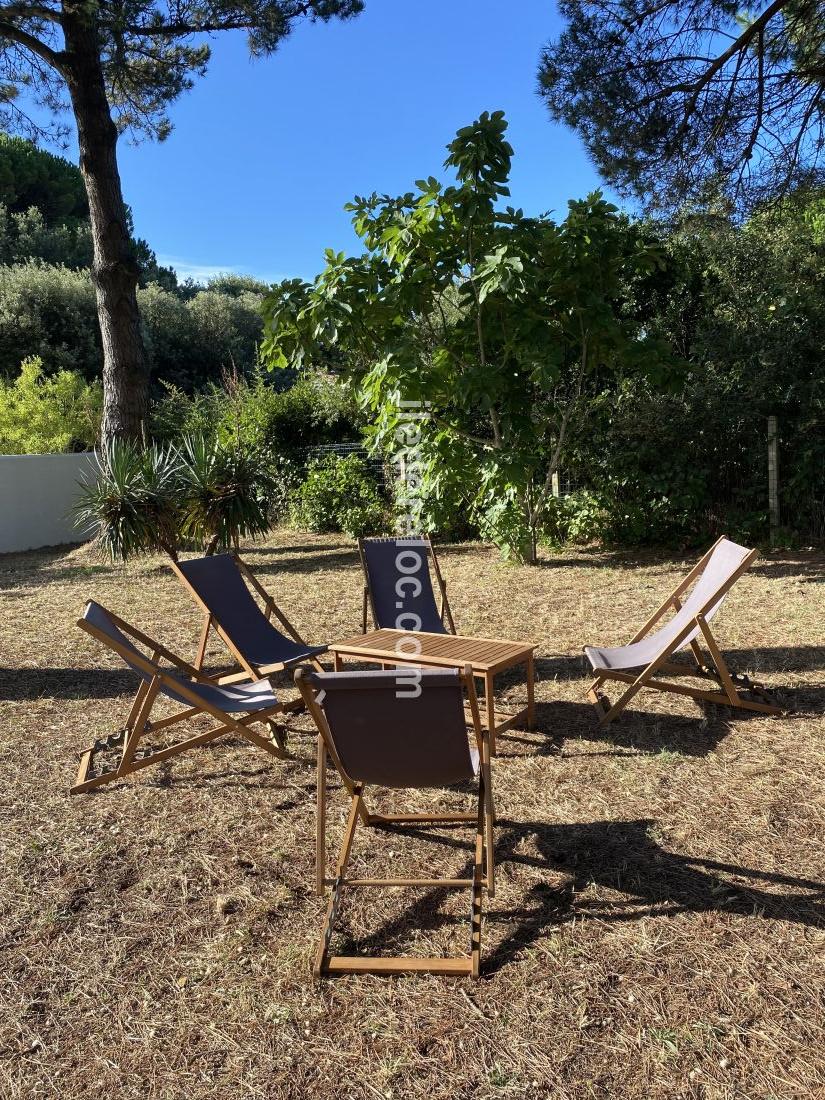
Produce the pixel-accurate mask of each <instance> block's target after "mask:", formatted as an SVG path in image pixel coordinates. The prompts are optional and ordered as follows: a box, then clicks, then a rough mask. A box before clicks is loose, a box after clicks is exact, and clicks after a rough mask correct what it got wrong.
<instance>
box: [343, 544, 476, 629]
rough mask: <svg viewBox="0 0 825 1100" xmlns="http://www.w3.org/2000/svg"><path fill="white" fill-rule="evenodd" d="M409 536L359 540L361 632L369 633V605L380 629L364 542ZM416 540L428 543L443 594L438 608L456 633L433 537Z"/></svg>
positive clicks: (374, 624) (376, 625)
mask: <svg viewBox="0 0 825 1100" xmlns="http://www.w3.org/2000/svg"><path fill="white" fill-rule="evenodd" d="M408 538H409V536H406V535H399V536H398V537H397V538H396V537H395V536H394V535H387V536H385V537H382V538H371V539H364V538H360V539H359V540H358V554H359V557H360V558H361V568H362V569H363V571H364V596H363V606H362V610H361V633H362V634H366V633H367V606H369V612H370V615H371V616H372V625H373V626H374V627H375V629H376V630H377V629H378V618H377V616H376V614H375V602H374V600H373V596H372V589H371V588H370V575H369V570H368V569H367V558H366V554H365V552H364V544H365V543H366V542H403V541H404V540H405V539H408ZM415 541H416V542H423V543H425V544H426V547H427V551H428V553H429V555H430V560H431V561H432V563H433V573H434V574H435V579H436V583H437V584H438V591H439V593H440V596H441V606H440V608H439V610H438V613H439V615H440V616H441V622H442V623H444V625H445V626H447V628H448V629H449V632H450V633H451V634H455V632H456V629H455V622H454V620H453V613H452V610H451V608H450V601H449V599H448V598H447V582H446V581H445V580H444V578H443V576H442V575H441V569H440V567H439V564H438V558H437V556H436V553H435V547H434V546H433V543H432V539H431V538H430V537H429V535H421V536H420V537H419V536H416V538H415ZM445 617H446V622H445Z"/></svg>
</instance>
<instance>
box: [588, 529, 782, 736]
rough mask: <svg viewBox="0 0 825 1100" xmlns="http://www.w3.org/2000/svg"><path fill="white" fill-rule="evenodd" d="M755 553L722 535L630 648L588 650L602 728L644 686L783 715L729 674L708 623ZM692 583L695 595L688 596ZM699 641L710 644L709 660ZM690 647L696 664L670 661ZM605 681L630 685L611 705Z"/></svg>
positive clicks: (757, 688)
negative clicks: (700, 684)
mask: <svg viewBox="0 0 825 1100" xmlns="http://www.w3.org/2000/svg"><path fill="white" fill-rule="evenodd" d="M756 555H757V551H756V550H749V549H748V548H747V547H745V546H738V545H737V544H736V543H735V542H731V541H730V540H729V539H727V538H725V537H724V536H722V538H720V539H719V540H718V541H717V542H715V543H714V545H713V546H712V547H711V548H710V550H708V552H707V553H706V554H705V556H704V557H703V558H702V559H701V561H699V562H698V563H697V564H696V565H695V566H694V568H693V569H691V571H690V572H689V573H688V575H687V576H686V577H685V579H684V580H683V581H681V582H680V583H679V584H678V585H677V586H676V588H675V589H674V590H673V592H671V594H670V595H669V596H668V598H667V599H666V600H665V602H664V603H663V604H662V606H661V607H660V608H658V610H657V611H656V612H655V613H654V614H653V615H651V617H650V618H649V619H648V620H647V622H646V623H645V624H644V626H643V627H642V628H641V629H640V630H639V631H638V632H637V633H636V634H635V635H634V637H633V638H631V640H630V642H629V643H628V644H627V645H625V646H621V647H619V648H617V649H602V648H598V647H596V646H585V647H584V652H585V655H586V657H587V659H588V661H589V662H590V665H591V667H592V669H593V671H594V672H595V674H596V679H595V680H594V682H593V684H592V685H591V687H590V690H589V692H588V698H589V700H590V702H591V703H593V705H594V706H595V707H596V710H597V711H598V713H599V725H602V726H604V725H607V724H608V723H610V722H612V721H613V719H614V718H616V717H617V715H619V714H620V713H621V711H623V710H624V708H625V707H626V706H627V704H628V703H629V702H630V700H631V699H632V698H633V697H634V695H636V693H637V692H639V691H641V689H642V688H653V689H654V690H656V691H669V692H673V693H675V694H676V695H688V696H690V697H691V698H692V699H696V700H697V701H700V702H708V703H718V704H721V705H723V706H725V705H727V706H732V707H742V708H743V709H745V710H755V711H760V712H761V713H763V714H781V713H782V711H781V708H780V707H777V706H774V705H773V704H772V703H771V702H770V701H769V697H768V695H767V692H766V691H765V689H764V687H763V686H762V685H761V684H755V683H753V682H751V681H750V680H748V679H747V677H745V676H736V675H735V674H734V673H732V672H731V671H730V669H729V668H728V666H727V664H726V662H725V659H724V657H723V656H722V653H721V651H720V649H719V646H718V645H717V644H716V640H715V638H714V636H713V634H712V633H711V629H710V620H711V619H712V618H713V616H714V615H715V614H716V612H717V611H718V610H719V608H720V607H721V606H722V603H723V602H724V599H725V597H726V596H727V594H728V592H729V591H730V589H731V588H732V587H733V585H734V584H735V583H736V581H737V580H738V579H739V578H740V577H741V576H742V574H743V573H744V572H745V570H746V569H748V568H749V566H750V565H751V563H752V562H753V560H754V558H755V557H756ZM691 585H693V589H692V591H691V592H690V593H689V594H688V595H685V593H686V592H687V590H688V589H689V588H690V587H691ZM683 597H684V602H682V600H683ZM669 611H673V612H674V613H675V614H674V615H673V617H672V618H670V619H668V621H667V622H666V623H665V624H664V625H663V626H661V627H660V628H659V630H658V631H656V632H655V633H654V634H651V633H650V631H651V630H652V629H653V627H654V626H655V625H656V624H657V623H658V622H659V621H660V620H661V619H662V618H663V617H664V616H665V615H666V614H667V612H669ZM700 638H701V639H702V641H704V643H705V645H706V646H707V649H708V656H707V657H706V656H705V654H704V653H703V651H702V648H701V645H700V641H699V639H700ZM688 648H689V649H690V650H691V652H692V654H693V656H694V658H695V660H696V664H695V666H690V665H688V664H685V663H683V662H682V663H677V662H674V661H673V660H672V657H673V656H674V655H675V654H676V653H677V652H678V651H679V650H682V649H688ZM663 676H664V677H669V676H694V677H707V678H710V679H712V680H714V681H715V685H716V686H715V687H714V689H713V690H708V689H700V688H695V687H688V686H686V685H684V684H678V683H674V682H673V681H672V680H670V679H666V678H665V679H663V678H662V677H663ZM606 680H618V681H619V682H620V683H623V684H627V685H628V687H627V688H626V689H625V691H624V693H623V694H622V695H621V696H620V697H619V698H618V699H617V700H616V702H615V703H613V704H612V705H611V704H610V701H609V700H608V699H607V698H606V697H605V696H603V695H601V694H600V691H599V689H600V688H601V686H602V684H604V683H605V681H606ZM754 696H756V698H754Z"/></svg>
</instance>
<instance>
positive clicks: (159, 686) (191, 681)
mask: <svg viewBox="0 0 825 1100" xmlns="http://www.w3.org/2000/svg"><path fill="white" fill-rule="evenodd" d="M77 625H78V626H79V627H80V629H81V630H84V631H85V632H86V633H87V634H90V635H91V636H92V637H93V638H95V639H97V641H99V642H100V643H101V644H103V645H105V646H106V647H107V648H108V649H110V650H112V651H113V652H114V653H116V654H117V655H118V656H119V657H120V658H121V660H123V661H124V663H125V664H126V665H127V666H128V667H129V668H130V669H131V670H132V671H133V672H135V673H136V674H137V676H138V677H139V680H140V684H139V686H138V690H137V694H136V695H135V698H134V702H133V703H132V708H131V710H130V712H129V715H128V717H127V719H126V724H125V725H124V726H123V728H122V729H120V730H118V731H117V732H116V733H114V734H113V735H112V736H110V737H108V738H100V739H98V740H97V741H95V743H94V744H93V745H92V746H91V747H90V748H88V749H87V750H86V751H85V752H84V753H83V754H82V756H81V759H80V767H79V769H78V773H77V779H76V781H75V784H74V786H73V787H72V788H71V792H72V794H77V793H79V792H81V791H89V790H91V789H92V788H93V787H99V786H100V785H101V784H102V783H110V782H111V781H112V780H114V779H122V778H124V777H125V776H127V775H129V774H130V773H131V772H134V771H137V770H138V769H140V768H145V767H148V765H150V764H156V763H159V762H160V761H161V760H168V759H169V758H170V757H173V756H177V755H178V754H179V753H182V752H185V751H186V750H187V749H192V748H195V747H197V746H199V745H206V744H208V743H209V742H210V741H214V740H215V738H216V737H223V736H227V735H228V736H238V737H242V738H243V739H244V740H246V741H249V742H250V743H251V744H253V745H255V746H257V747H258V748H260V749H264V750H265V751H266V752H268V753H271V754H272V755H273V756H277V757H279V758H281V759H283V758H285V756H286V753H285V752H284V751H283V750H282V748H281V747H280V744H279V742H278V738H277V737H276V736H275V734H274V733H273V728H274V722H273V719H274V717H275V715H277V714H282V713H283V710H284V708H283V706H282V705H281V703H280V702H279V701H278V699H277V698H276V696H275V695H274V693H273V691H272V688H271V687H270V685H269V683H268V681H267V680H257V681H254V682H252V683H244V684H240V683H235V684H219V683H216V682H215V681H214V680H210V679H209V677H208V676H206V675H204V674H203V673H201V672H200V671H199V670H198V669H196V668H195V667H194V666H193V665H190V664H188V663H187V662H186V661H183V660H181V658H180V657H178V656H177V655H176V654H174V653H172V652H171V650H168V649H166V647H165V646H162V645H161V644H160V643H159V642H156V641H154V639H152V638H150V637H149V636H148V635H147V634H144V633H142V631H140V630H138V629H137V628H136V627H134V626H130V625H129V623H127V622H124V620H123V619H120V618H118V616H117V615H115V614H114V613H113V612H111V611H108V610H107V609H106V608H105V607H102V606H101V605H100V604H99V603H95V602H94V600H90V601H89V602H88V603H87V604H86V607H85V609H84V611H83V616H82V617H81V618H80V619H79V620H78V623H77ZM138 646H141V647H143V650H145V652H142V651H141V649H139V648H138ZM161 660H163V661H165V662H167V663H168V664H169V665H171V666H172V667H171V668H166V667H162V666H161V664H160V661H161ZM164 699H165V700H167V701H171V702H174V703H178V704H180V705H181V706H182V707H183V710H179V711H177V712H175V713H174V714H172V715H168V714H167V715H166V716H165V717H163V718H159V719H156V720H154V721H150V715H151V713H152V710H153V708H154V705H155V703H156V702H158V701H161V700H164ZM201 715H207V716H209V717H211V718H213V719H216V720H217V722H218V725H217V726H214V727H213V728H212V729H210V730H206V731H205V732H202V733H198V734H196V735H194V736H191V737H188V738H186V739H185V740H184V741H178V742H177V743H175V744H171V745H166V746H164V747H162V748H155V749H147V748H145V747H141V745H140V742H141V740H142V739H143V738H144V737H145V736H146V735H147V734H150V733H151V734H152V735H153V736H154V735H155V734H157V733H159V732H160V731H161V730H166V729H169V728H170V727H172V726H175V725H177V724H178V723H180V722H185V721H188V720H190V719H192V718H196V717H199V716H201ZM257 722H262V723H265V725H266V727H267V728H266V730H265V732H261V731H259V730H254V729H251V728H250V726H251V725H252V724H254V723H257ZM114 750H119V751H120V760H119V763H118V764H117V766H116V767H114V768H109V769H105V770H104V769H100V768H99V767H98V760H97V759H96V757H97V758H99V756H100V754H103V755H104V756H105V755H106V754H107V753H108V752H111V751H114Z"/></svg>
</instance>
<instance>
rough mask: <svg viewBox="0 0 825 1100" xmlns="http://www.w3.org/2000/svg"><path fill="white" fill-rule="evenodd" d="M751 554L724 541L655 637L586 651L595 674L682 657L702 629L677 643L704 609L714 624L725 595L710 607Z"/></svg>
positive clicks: (652, 635) (708, 620) (627, 669)
mask: <svg viewBox="0 0 825 1100" xmlns="http://www.w3.org/2000/svg"><path fill="white" fill-rule="evenodd" d="M750 553H751V551H750V550H749V549H748V548H747V547H745V546H739V545H738V544H737V543H735V542H731V541H730V540H729V539H724V540H722V541H721V542H720V543H719V544H718V545H717V547H716V548H715V550H714V551H713V553H712V554H711V556H710V558H709V559H708V562H707V564H706V565H705V568H704V569H703V570H702V575H701V576H700V577H699V579H698V580H697V582H696V584H695V586H694V588H693V591H692V592H691V593H690V595H689V596H688V597H687V598H686V599H685V602H684V603H683V604H682V607H681V609H680V610H679V611H677V612H676V614H675V615H674V616H673V618H672V619H669V620H668V621H667V622H666V623H665V624H664V626H662V627H660V628H659V630H657V631H656V633H655V634H649V635H648V636H647V637H645V638H642V639H640V640H639V641H638V642H630V644H629V645H623V646H618V647H616V648H613V649H611V648H609V647H604V648H603V647H600V646H590V645H588V646H585V647H584V653H585V656H586V657H587V659H588V661H589V662H590V665H591V667H592V669H593V671H594V672H603V671H605V672H610V671H622V672H627V671H629V670H631V669H635V668H646V667H647V666H648V665H649V664H650V663H651V661H653V660H655V658H656V656H657V655H658V654H659V653H661V652H663V651H665V650H670V651H671V652H673V653H678V652H679V651H680V650H682V649H685V648H686V647H687V646H688V645H689V644H690V643H691V642H692V641H693V640H694V638H696V637H697V635H698V634H699V627H698V626H696V625H694V626H693V627H692V628H691V629H690V630H689V631H688V633H687V634H686V635H685V636H684V638H682V640H681V641H680V642H679V644H678V645H676V646H675V647H674V646H673V643H674V642H675V641H676V639H677V638H678V637H679V635H680V633H681V632H682V631H683V630H684V629H685V627H686V626H687V625H688V624H689V623H691V622H692V621H693V620H694V619H695V618H696V616H697V615H698V614H699V613H700V612H701V611H702V609H703V608H704V609H705V611H704V617H705V620H706V621H707V622H710V620H711V619H712V618H713V616H714V615H715V614H716V612H717V611H718V610H719V608H720V607H721V606H722V603H723V602H724V599H725V593H722V595H720V596H718V598H717V599H716V600H715V601H714V602H712V603H711V604H710V606H708V603H709V601H713V599H714V596H715V595H716V594H717V593H719V592H720V590H721V589H722V588H723V587H724V585H725V584H726V583H727V582H728V581H729V580H730V578H731V577H732V576H733V575H734V574H735V573H736V571H737V569H739V567H740V566H741V564H742V562H743V561H744V560H745V558H746V557H747V556H748V555H749V554H750ZM671 647H673V648H671Z"/></svg>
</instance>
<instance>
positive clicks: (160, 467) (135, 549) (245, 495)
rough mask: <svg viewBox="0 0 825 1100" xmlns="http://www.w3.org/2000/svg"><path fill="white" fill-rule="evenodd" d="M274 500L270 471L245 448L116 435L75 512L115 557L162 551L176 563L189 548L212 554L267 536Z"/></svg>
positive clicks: (204, 441)
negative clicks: (140, 442)
mask: <svg viewBox="0 0 825 1100" xmlns="http://www.w3.org/2000/svg"><path fill="white" fill-rule="evenodd" d="M270 497H271V483H270V478H269V475H268V473H267V471H266V470H264V469H263V468H262V467H261V466H260V464H259V463H258V462H257V459H256V458H255V456H254V455H253V454H251V453H250V452H248V451H246V450H244V449H243V448H242V447H238V446H236V445H231V444H221V443H219V442H218V441H216V440H214V439H213V440H208V439H206V438H205V437H204V436H189V437H187V438H185V439H184V440H183V443H182V445H181V446H180V447H176V446H173V445H171V444H165V445H160V444H152V445H151V446H150V447H147V448H145V449H144V448H142V447H138V446H135V445H134V444H133V443H129V442H123V441H120V440H115V441H113V442H112V443H109V444H108V445H107V446H106V447H105V448H104V449H103V451H102V453H101V454H100V469H99V472H98V474H97V476H96V477H92V478H89V479H87V481H86V483H85V484H84V485H83V486H82V489H81V492H80V496H79V499H78V502H77V505H76V507H75V510H74V516H75V522H76V524H77V526H78V527H79V528H81V529H83V530H85V531H90V532H91V533H92V534H93V536H94V538H95V540H96V542H97V544H98V546H99V547H101V549H102V550H104V552H105V553H106V555H107V556H108V557H110V558H112V559H113V560H120V561H125V560H127V559H128V558H131V557H134V556H136V555H138V554H146V553H156V552H158V551H162V552H163V553H166V554H168V555H169V556H170V557H171V558H172V559H173V560H177V557H178V553H179V552H180V551H181V550H182V549H185V548H187V547H194V548H196V549H198V550H200V551H201V552H203V553H206V554H213V553H214V552H215V551H216V550H218V549H220V548H226V547H229V546H231V545H232V544H233V543H234V542H235V541H236V540H237V539H238V538H242V537H251V538H255V537H257V536H259V535H262V534H265V533H266V531H267V530H268V529H269V526H270Z"/></svg>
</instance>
